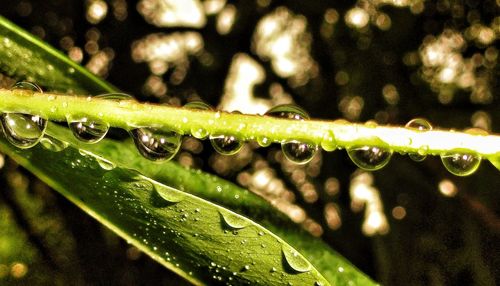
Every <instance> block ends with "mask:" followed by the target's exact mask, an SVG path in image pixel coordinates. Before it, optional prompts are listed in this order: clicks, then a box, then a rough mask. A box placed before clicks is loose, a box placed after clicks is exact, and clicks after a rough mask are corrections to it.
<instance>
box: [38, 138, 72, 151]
mask: <svg viewBox="0 0 500 286" xmlns="http://www.w3.org/2000/svg"><path fill="white" fill-rule="evenodd" d="M40 144H41V145H42V147H43V148H45V149H47V150H49V151H52V152H61V151H62V150H64V149H66V148H68V146H69V143H67V142H64V141H60V140H58V139H56V138H54V137H51V136H48V135H45V136H44V137H43V138H42V139H40Z"/></svg>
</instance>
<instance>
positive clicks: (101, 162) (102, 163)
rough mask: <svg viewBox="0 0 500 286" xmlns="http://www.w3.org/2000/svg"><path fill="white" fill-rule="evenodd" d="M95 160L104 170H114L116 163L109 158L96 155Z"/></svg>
mask: <svg viewBox="0 0 500 286" xmlns="http://www.w3.org/2000/svg"><path fill="white" fill-rule="evenodd" d="M95 160H96V161H97V164H99V166H100V167H101V168H102V169H103V170H106V171H111V170H113V169H114V168H115V167H116V165H115V163H113V162H111V161H109V160H107V159H104V158H100V157H95Z"/></svg>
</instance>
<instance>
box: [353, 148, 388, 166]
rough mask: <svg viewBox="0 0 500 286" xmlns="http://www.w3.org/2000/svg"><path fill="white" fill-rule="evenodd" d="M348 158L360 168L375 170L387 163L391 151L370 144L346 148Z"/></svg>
mask: <svg viewBox="0 0 500 286" xmlns="http://www.w3.org/2000/svg"><path fill="white" fill-rule="evenodd" d="M347 154H348V155H349V158H351V160H352V161H353V162H354V164H356V165H357V166H358V167H360V168H361V169H364V170H367V171H375V170H379V169H381V168H383V167H384V166H385V165H387V163H389V161H390V159H391V157H392V151H390V150H387V149H384V148H380V147H371V146H362V147H350V148H347Z"/></svg>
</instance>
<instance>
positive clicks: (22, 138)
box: [0, 113, 47, 149]
mask: <svg viewBox="0 0 500 286" xmlns="http://www.w3.org/2000/svg"><path fill="white" fill-rule="evenodd" d="M0 121H1V123H2V128H3V130H4V133H5V137H6V138H7V140H8V141H9V142H10V143H11V144H12V145H14V146H16V147H19V148H23V149H26V148H31V147H33V146H35V145H36V144H37V143H38V141H40V139H41V138H42V136H43V134H44V133H45V128H46V127H47V121H46V120H45V119H43V118H41V117H40V116H38V115H30V114H23V113H4V114H2V115H1V117H0Z"/></svg>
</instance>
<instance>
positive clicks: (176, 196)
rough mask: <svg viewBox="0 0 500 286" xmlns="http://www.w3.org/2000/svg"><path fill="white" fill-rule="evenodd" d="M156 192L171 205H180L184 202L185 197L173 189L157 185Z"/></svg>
mask: <svg viewBox="0 0 500 286" xmlns="http://www.w3.org/2000/svg"><path fill="white" fill-rule="evenodd" d="M154 190H155V192H156V194H158V196H159V197H160V198H162V199H163V200H165V201H167V202H169V203H178V202H180V201H182V200H184V198H185V195H184V194H182V193H181V192H180V191H177V190H175V189H173V188H170V187H167V186H163V185H155V186H154Z"/></svg>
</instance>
